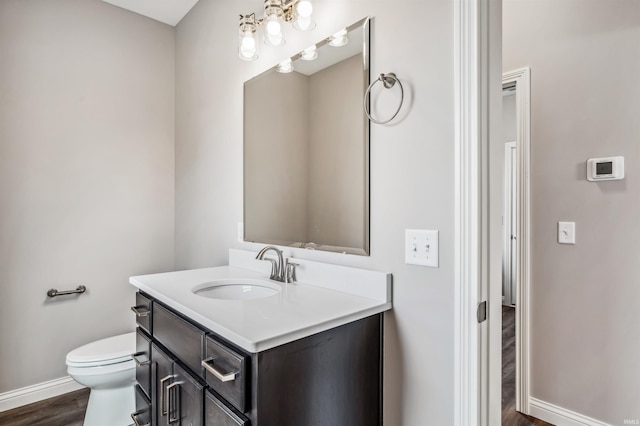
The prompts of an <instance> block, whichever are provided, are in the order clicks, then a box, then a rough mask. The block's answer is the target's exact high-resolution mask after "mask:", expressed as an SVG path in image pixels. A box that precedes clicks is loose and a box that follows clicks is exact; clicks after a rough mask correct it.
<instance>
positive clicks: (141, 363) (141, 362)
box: [131, 352, 151, 367]
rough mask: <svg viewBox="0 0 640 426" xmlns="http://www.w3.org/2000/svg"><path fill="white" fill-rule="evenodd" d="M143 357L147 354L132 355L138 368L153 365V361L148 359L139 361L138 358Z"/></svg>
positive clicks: (137, 353)
mask: <svg viewBox="0 0 640 426" xmlns="http://www.w3.org/2000/svg"><path fill="white" fill-rule="evenodd" d="M142 355H146V353H144V352H136V353H135V354H131V358H133V360H134V361H135V362H136V365H137V366H138V367H144V366H145V365H149V364H151V360H150V359H148V360H146V361H140V360H139V359H138V357H139V356H142Z"/></svg>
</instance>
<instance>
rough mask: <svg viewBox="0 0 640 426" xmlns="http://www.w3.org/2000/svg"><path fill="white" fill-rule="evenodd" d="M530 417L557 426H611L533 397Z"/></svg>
mask: <svg viewBox="0 0 640 426" xmlns="http://www.w3.org/2000/svg"><path fill="white" fill-rule="evenodd" d="M529 415H531V416H533V417H536V418H538V419H540V420H544V421H545V422H547V423H551V424H552V425H556V426H611V425H609V424H608V423H604V422H601V421H600V420H596V419H592V418H591V417H587V416H584V415H582V414H579V413H575V412H573V411H569V410H567V409H565V408H562V407H558V406H557V405H553V404H549V403H548V402H544V401H540V400H539V399H536V398H533V397H529Z"/></svg>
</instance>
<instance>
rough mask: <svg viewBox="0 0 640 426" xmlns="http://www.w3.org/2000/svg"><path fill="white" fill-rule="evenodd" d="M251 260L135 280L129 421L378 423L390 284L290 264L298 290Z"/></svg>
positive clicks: (383, 278) (377, 277)
mask: <svg viewBox="0 0 640 426" xmlns="http://www.w3.org/2000/svg"><path fill="white" fill-rule="evenodd" d="M254 257H255V253H252V252H244V251H242V250H231V251H230V266H223V267H217V268H206V269H199V270H191V271H179V272H170V273H164V274H154V275H146V276H139V277H132V278H131V280H130V282H131V284H133V285H134V286H136V287H137V288H138V289H139V292H138V293H137V294H136V305H135V306H134V308H133V310H134V312H135V314H136V318H137V323H138V331H137V353H136V354H135V359H136V362H137V365H138V367H137V371H136V379H137V386H136V398H137V401H136V410H137V411H136V413H134V415H133V416H132V417H133V418H134V420H135V422H136V423H137V424H139V425H143V424H153V425H170V424H179V425H183V426H185V425H216V426H217V425H221V426H231V425H252V426H287V425H292V426H293V425H295V426H301V425H304V426H312V425H318V426H326V425H332V426H340V425H349V426H358V425H362V426H372V425H380V424H382V335H383V314H382V313H383V312H384V311H386V310H389V309H391V297H390V295H391V277H390V275H389V274H384V273H380V272H374V271H366V270H360V269H355V268H347V267H342V266H335V265H329V264H321V263H318V262H311V261H306V260H302V259H295V262H296V263H297V264H298V266H297V269H298V282H296V283H290V284H284V283H278V282H276V281H271V280H268V278H267V277H268V276H269V273H268V270H269V264H268V263H267V262H263V261H256V260H254V259H253V258H254ZM235 283H239V284H240V285H239V286H236V285H235ZM309 283H313V285H312V284H309ZM236 287H237V288H238V289H239V290H240V291H239V292H238V293H236V292H235V289H236ZM258 287H260V288H258ZM253 290H257V293H255V294H254V295H251V294H248V293H251V292H252V291H253ZM269 290H271V291H269ZM261 292H264V293H261Z"/></svg>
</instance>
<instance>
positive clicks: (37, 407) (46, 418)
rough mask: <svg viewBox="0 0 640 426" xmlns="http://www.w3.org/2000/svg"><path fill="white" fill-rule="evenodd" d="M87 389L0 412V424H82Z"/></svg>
mask: <svg viewBox="0 0 640 426" xmlns="http://www.w3.org/2000/svg"><path fill="white" fill-rule="evenodd" d="M87 401H89V389H81V390H79V391H75V392H71V393H67V394H64V395H60V396H58V397H55V398H50V399H45V400H44V401H39V402H35V403H33V404H29V405H25V406H23V407H18V408H14V409H13V410H9V411H4V412H2V413H0V426H82V421H83V420H84V412H85V410H86V409H87Z"/></svg>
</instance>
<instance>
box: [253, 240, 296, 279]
mask: <svg viewBox="0 0 640 426" xmlns="http://www.w3.org/2000/svg"><path fill="white" fill-rule="evenodd" d="M268 251H274V252H275V253H276V255H277V256H278V258H277V260H276V259H271V258H270V257H264V255H265V253H266V252H268ZM256 259H258V260H268V261H269V262H271V276H269V279H272V280H274V281H280V282H283V283H292V282H295V281H296V266H298V264H297V263H293V262H289V259H286V260H284V259H283V257H282V250H280V249H278V248H276V247H274V246H266V247H264V248H263V249H262V250H260V251H259V252H258V255H257V256H256Z"/></svg>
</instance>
